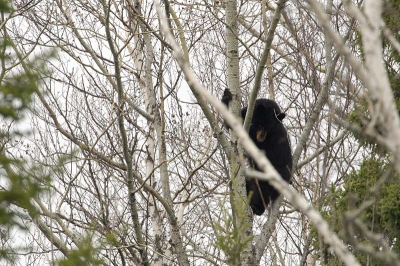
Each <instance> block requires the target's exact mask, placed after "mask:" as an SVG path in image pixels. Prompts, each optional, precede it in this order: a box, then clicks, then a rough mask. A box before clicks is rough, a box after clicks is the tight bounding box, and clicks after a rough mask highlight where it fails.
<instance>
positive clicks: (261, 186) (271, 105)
mask: <svg viewBox="0 0 400 266" xmlns="http://www.w3.org/2000/svg"><path fill="white" fill-rule="evenodd" d="M231 100H232V94H231V92H230V91H229V90H228V89H225V91H224V95H223V97H222V102H223V103H224V104H226V105H227V106H229V102H230V101H231ZM246 112H247V107H244V108H243V109H242V111H241V115H242V118H243V120H244V118H245V117H246ZM285 116H286V115H285V113H281V110H280V109H279V106H278V104H277V103H276V102H275V101H273V100H269V99H258V100H256V105H255V108H254V113H253V119H252V121H251V125H250V129H249V136H250V138H251V139H252V140H253V142H254V143H255V144H256V146H257V147H258V148H259V149H260V150H262V151H264V152H265V154H266V156H267V158H268V159H269V161H270V162H271V163H272V165H273V166H274V167H275V169H276V170H277V171H278V173H279V174H280V175H281V176H282V178H283V179H284V180H285V181H287V182H290V178H291V169H292V152H291V149H290V145H289V140H288V136H287V132H286V129H285V127H284V126H283V124H282V120H283V119H284V118H285ZM249 162H250V165H251V167H254V168H255V169H256V170H260V169H259V168H258V166H257V165H256V164H255V162H254V160H253V159H249ZM246 190H247V195H249V194H250V193H251V194H252V196H251V200H250V207H251V209H252V210H253V213H254V214H256V215H261V214H263V213H264V211H265V208H266V207H267V206H268V204H269V203H270V202H271V201H274V200H275V199H276V198H278V196H279V193H278V191H276V190H275V189H274V188H273V187H272V186H271V185H269V184H268V182H267V181H260V180H257V179H251V180H247V181H246ZM260 192H261V193H260Z"/></svg>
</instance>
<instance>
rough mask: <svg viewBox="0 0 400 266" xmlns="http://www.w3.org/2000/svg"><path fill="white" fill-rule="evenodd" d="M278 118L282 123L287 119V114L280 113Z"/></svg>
mask: <svg viewBox="0 0 400 266" xmlns="http://www.w3.org/2000/svg"><path fill="white" fill-rule="evenodd" d="M276 117H277V118H278V119H279V121H281V122H282V120H283V119H284V118H285V117H286V114H285V113H280V114H278V115H277V116H276Z"/></svg>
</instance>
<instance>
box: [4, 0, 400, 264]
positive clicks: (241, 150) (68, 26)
mask: <svg viewBox="0 0 400 266" xmlns="http://www.w3.org/2000/svg"><path fill="white" fill-rule="evenodd" d="M395 3H396V1H394V2H393V1H378V0H365V1H333V0H328V1H316V0H308V1H305V2H304V1H285V0H283V1H277V2H273V1H267V0H263V1H234V0H227V1H208V0H207V1H189V0H181V1H168V0H163V1H154V2H153V1H131V0H126V1H103V0H102V1H84V0H75V1H64V0H56V1H39V2H36V1H23V0H20V1H14V2H13V5H14V6H13V7H14V10H13V11H12V12H10V13H7V14H3V18H2V21H1V31H2V33H3V34H4V33H5V31H7V33H8V34H9V36H10V38H12V39H13V41H14V43H16V45H15V47H14V50H15V51H17V52H18V53H19V54H20V55H21V56H20V58H21V63H19V64H21V67H28V68H29V62H30V60H31V58H32V56H37V57H40V58H42V60H43V61H44V62H45V63H46V67H47V71H46V72H45V73H47V74H43V73H41V76H40V78H41V88H40V90H38V91H37V93H36V98H35V102H34V106H33V108H32V110H33V111H32V113H31V115H30V116H29V120H30V127H31V128H32V129H33V134H32V135H29V136H24V137H23V141H24V142H25V143H27V144H28V146H27V147H26V154H25V155H24V156H26V157H27V158H28V161H29V162H30V163H32V164H37V165H41V166H42V167H44V168H41V169H47V170H46V171H48V174H49V175H50V176H51V180H52V181H51V183H50V184H49V192H48V193H47V194H45V195H44V196H43V195H42V196H40V197H34V198H32V199H31V201H32V203H33V205H34V206H35V208H36V210H37V212H38V213H39V214H38V215H35V214H33V213H32V212H24V210H21V212H20V217H19V219H21V221H22V223H24V224H25V225H26V226H27V228H28V229H29V230H28V231H27V233H23V232H21V233H19V234H14V235H9V236H8V237H9V238H11V239H10V240H9V241H14V242H17V243H21V244H20V245H19V246H18V247H17V246H14V247H13V252H14V254H13V255H14V256H15V257H16V258H19V260H18V261H17V262H15V263H16V264H18V263H19V264H21V265H25V264H27V262H29V263H31V264H35V265H43V264H49V262H52V261H56V260H61V261H62V262H60V263H64V262H65V263H67V262H68V261H69V262H71V263H72V261H74V259H80V260H81V261H83V263H85V262H86V263H89V264H93V265H95V264H103V265H341V264H344V265H361V264H364V262H365V261H368V262H366V264H368V263H369V265H381V264H383V265H400V260H399V258H398V254H397V249H396V247H397V246H396V244H397V243H396V235H393V234H388V233H387V232H386V231H385V230H384V228H385V225H386V223H385V222H383V220H379V221H374V222H373V225H374V226H371V224H370V223H369V221H370V220H369V219H365V217H366V216H367V218H368V215H369V210H370V209H371V208H378V207H379V208H380V206H381V204H383V203H382V201H380V199H381V198H382V195H383V193H386V192H387V191H388V190H387V189H388V188H387V185H389V184H393V180H395V178H397V180H398V176H397V174H396V172H398V171H399V170H400V160H399V156H400V121H399V115H398V108H397V106H396V100H397V95H396V89H397V88H395V87H394V86H395V84H396V83H395V82H393V81H394V80H397V79H398V78H399V77H398V75H397V77H396V75H395V74H394V75H391V72H396V71H397V72H398V70H399V66H400V65H399V61H398V60H397V61H396V60H395V59H393V58H396V57H395V56H393V53H394V54H395V55H396V54H397V55H398V54H399V53H400V49H399V47H400V44H399V41H398V40H399V38H398V33H397V32H395V31H393V32H394V33H392V31H390V29H391V28H390V26H391V25H385V24H384V23H383V21H385V18H386V17H387V16H389V17H390V16H391V14H390V13H388V12H387V10H388V9H385V7H386V6H387V5H391V4H393V5H395ZM382 6H383V8H382ZM399 10H400V7H399ZM3 36H4V35H3ZM382 43H383V44H384V46H382ZM48 51H53V56H52V57H51V58H50V59H49V58H48V56H47V55H46V56H44V55H45V54H46V53H47V52H48ZM3 67H4V66H3ZM30 71H33V72H35V71H36V70H35V69H31V70H30ZM38 73H39V72H38ZM225 88H229V89H230V90H231V92H232V94H233V102H232V105H230V107H229V108H230V110H229V112H228V110H227V109H226V108H225V107H224V106H223V104H222V103H220V101H219V99H220V97H221V96H222V92H223V91H224V89H225ZM257 98H272V99H275V100H276V101H277V102H278V104H279V105H280V107H281V109H282V110H284V111H285V112H286V114H287V118H286V119H285V122H284V123H285V126H286V128H287V129H288V134H289V138H290V141H291V146H292V151H293V159H294V169H293V178H292V183H291V185H290V186H289V185H288V184H287V183H285V182H284V181H283V180H282V178H281V177H280V176H279V174H278V173H277V172H276V171H275V169H274V168H273V167H272V165H271V164H270V163H269V161H268V160H267V159H266V157H265V156H264V155H263V154H262V153H261V152H260V151H259V150H257V149H256V148H255V146H254V145H253V144H252V142H251V140H250V139H249V137H248V136H247V134H246V130H248V127H249V125H250V121H251V115H252V111H251V109H252V108H254V101H255V100H256V99H257ZM244 106H249V110H250V111H249V112H248V117H247V118H246V121H244V127H242V123H243V121H239V120H238V119H236V118H235V117H238V116H240V115H239V114H240V109H241V108H242V107H244ZM223 119H224V120H225V121H227V122H228V123H229V125H230V130H229V132H228V130H226V127H224V125H223V124H224V123H223V122H222V121H223ZM366 142H367V143H368V144H365V143H366ZM9 149H10V151H11V150H15V149H16V147H9ZM377 150H379V152H377ZM248 156H250V157H253V158H254V160H256V161H257V163H258V165H260V166H262V167H260V168H261V169H263V172H256V171H254V170H251V169H249V167H248V166H247V165H246V157H248ZM370 158H374V159H377V161H379V162H384V164H382V165H384V166H382V165H381V166H382V167H381V170H382V171H380V172H377V173H378V174H377V175H376V179H374V181H373V182H372V181H371V182H369V181H368V182H365V183H368V184H366V189H367V190H366V191H371V195H372V196H371V197H370V195H359V196H358V197H361V198H357V199H355V197H357V191H356V190H354V191H353V190H349V186H348V184H349V182H350V181H351V180H355V176H357V173H359V171H360V169H363V165H365V162H366V159H370ZM246 178H260V179H266V180H268V181H269V182H270V184H271V185H273V186H274V187H275V188H276V189H277V190H279V191H280V192H281V194H282V195H283V196H284V197H283V196H282V197H280V198H279V199H278V200H277V201H276V202H275V203H274V204H271V206H269V209H268V214H264V215H263V216H260V217H258V216H253V215H252V212H251V209H250V208H249V207H248V205H247V201H246V189H245V182H246ZM353 187H354V185H353ZM350 188H351V187H350ZM2 189H4V190H5V189H6V187H2ZM345 199H346V200H347V201H346V202H344V201H345ZM344 204H345V205H344ZM344 206H345V207H344ZM385 206H390V207H391V210H393V211H395V210H398V208H397V207H398V206H397V205H395V204H393V205H385ZM12 207H14V208H15V206H12ZM388 208H389V207H388ZM399 208H400V206H399ZM346 210H350V211H349V212H347V211H346ZM366 214H367V215H366ZM379 215H381V214H379ZM374 217H378V216H374ZM379 217H381V216H379ZM385 221H386V220H385ZM85 252H86V253H85ZM83 254H86V255H83ZM87 254H89V255H87ZM85 256H87V257H85ZM364 259H366V260H364ZM378 262H379V263H381V264H374V263H378Z"/></svg>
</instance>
